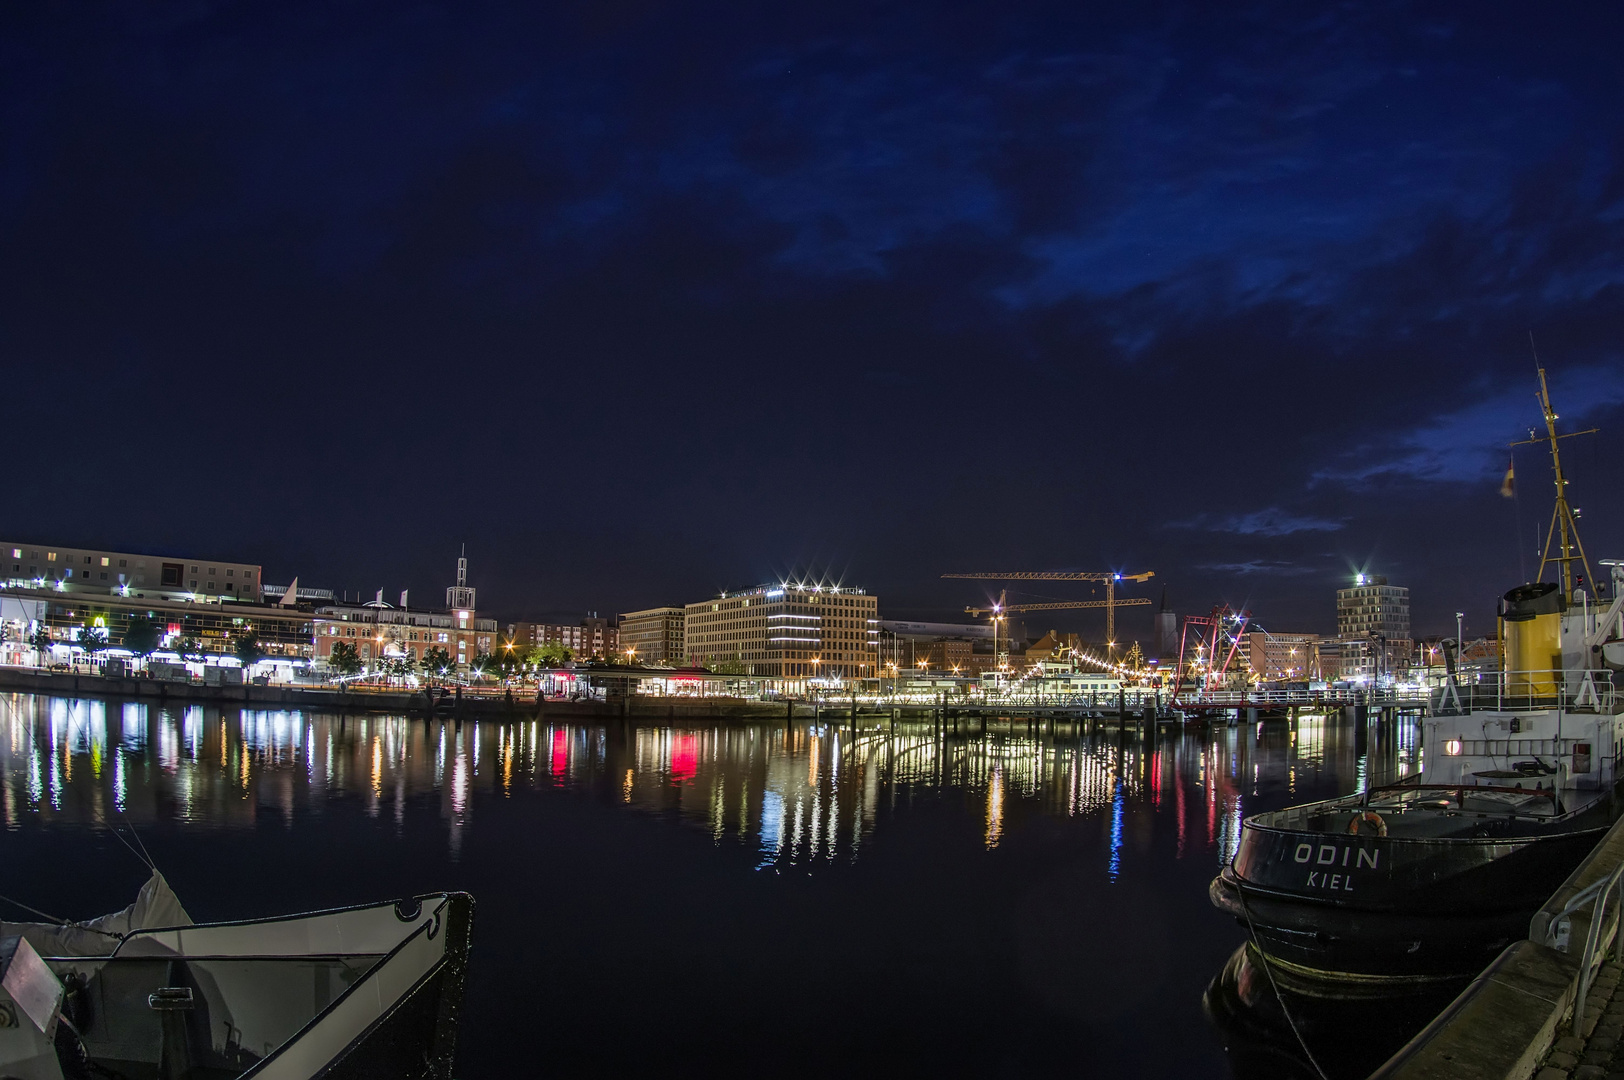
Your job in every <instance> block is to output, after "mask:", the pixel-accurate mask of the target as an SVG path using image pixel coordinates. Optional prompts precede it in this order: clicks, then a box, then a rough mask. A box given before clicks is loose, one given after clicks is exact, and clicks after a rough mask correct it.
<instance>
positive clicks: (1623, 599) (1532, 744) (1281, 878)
mask: <svg viewBox="0 0 1624 1080" xmlns="http://www.w3.org/2000/svg"><path fill="white" fill-rule="evenodd" d="M1540 396H1541V401H1542V404H1543V405H1544V409H1545V418H1546V426H1547V433H1548V434H1547V439H1546V440H1541V441H1548V442H1549V445H1550V452H1551V455H1552V462H1553V465H1554V467H1555V471H1556V487H1557V502H1556V509H1555V514H1554V515H1553V519H1552V525H1551V530H1550V535H1549V536H1548V538H1547V543H1546V549H1545V557H1544V558H1543V559H1542V560H1541V564H1540V575H1539V576H1541V577H1543V576H1544V571H1545V570H1546V568H1547V567H1554V568H1555V569H1556V570H1557V575H1556V576H1558V577H1559V579H1560V580H1559V581H1558V582H1536V583H1531V584H1527V585H1521V586H1518V587H1517V588H1514V589H1512V590H1510V591H1509V592H1507V593H1506V594H1505V595H1504V597H1503V598H1502V599H1501V602H1500V608H1499V617H1500V631H1501V633H1500V641H1501V644H1502V664H1501V670H1500V671H1498V672H1497V673H1495V674H1494V676H1493V677H1492V678H1489V679H1487V680H1485V681H1481V682H1478V683H1476V684H1472V685H1469V686H1464V687H1463V686H1462V685H1460V684H1459V682H1458V681H1457V679H1456V670H1455V665H1454V663H1453V662H1452V661H1451V663H1450V665H1449V672H1450V677H1449V680H1448V682H1447V684H1446V685H1445V687H1444V688H1443V689H1442V691H1441V692H1440V693H1439V695H1438V696H1437V698H1436V699H1435V700H1434V702H1433V706H1432V708H1431V709H1430V710H1429V715H1427V716H1426V717H1425V718H1424V719H1423V720H1422V728H1423V733H1422V762H1423V766H1424V767H1423V769H1422V771H1421V773H1420V774H1418V775H1417V776H1416V777H1413V778H1409V779H1407V780H1406V781H1404V782H1402V783H1397V784H1389V785H1385V786H1379V787H1375V788H1371V789H1368V790H1366V791H1364V792H1361V793H1359V794H1356V795H1352V796H1348V797H1345V798H1340V799H1331V800H1325V801H1322V802H1316V803H1309V804H1305V805H1301V806H1295V807H1290V808H1288V809H1285V810H1279V811H1274V812H1271V813H1263V814H1257V815H1254V816H1253V817H1250V818H1248V819H1247V820H1246V821H1245V822H1244V824H1243V826H1242V830H1241V837H1240V843H1239V845H1238V846H1237V849H1236V854H1235V857H1234V860H1233V862H1232V863H1231V864H1230V865H1229V866H1227V867H1225V868H1224V870H1223V871H1222V872H1221V873H1220V874H1219V875H1218V877H1217V878H1216V879H1214V881H1213V883H1212V886H1211V890H1210V891H1211V896H1212V900H1213V903H1214V904H1215V905H1216V906H1217V907H1218V908H1220V909H1221V910H1223V911H1226V912H1228V913H1230V914H1232V915H1234V916H1235V917H1236V919H1237V920H1239V921H1240V922H1241V923H1242V924H1243V925H1244V926H1246V927H1247V928H1248V929H1249V931H1250V933H1251V934H1252V938H1253V944H1254V946H1255V947H1256V948H1257V949H1259V950H1260V951H1261V952H1262V953H1263V954H1264V955H1265V956H1266V957H1267V958H1268V959H1269V960H1270V961H1272V962H1273V963H1274V964H1276V965H1277V966H1279V967H1281V968H1283V969H1286V970H1295V971H1297V972H1299V973H1301V974H1303V975H1305V976H1309V977H1313V978H1332V979H1338V980H1353V981H1370V982H1391V981H1394V980H1398V981H1425V980H1429V979H1439V978H1454V977H1459V976H1461V975H1471V974H1474V973H1476V972H1477V971H1479V970H1481V969H1482V968H1483V966H1484V965H1485V964H1487V963H1488V962H1489V961H1490V960H1492V959H1493V958H1494V956H1495V955H1496V954H1497V953H1498V952H1499V951H1500V950H1501V949H1503V948H1504V947H1505V946H1506V945H1507V944H1508V943H1510V942H1511V941H1513V940H1516V939H1518V938H1521V937H1523V936H1525V935H1526V933H1527V929H1528V920H1529V918H1530V917H1531V916H1532V914H1533V913H1534V911H1535V910H1536V909H1538V908H1539V906H1540V905H1541V904H1542V903H1544V901H1545V900H1546V898H1547V897H1549V896H1550V894H1551V893H1552V892H1553V891H1554V890H1555V889H1556V888H1557V887H1558V886H1559V885H1560V884H1561V883H1562V881H1563V880H1564V879H1565V878H1566V877H1567V875H1568V874H1569V873H1571V872H1572V870H1573V869H1574V867H1576V866H1577V865H1578V864H1579V862H1580V861H1581V860H1583V858H1584V857H1585V856H1586V855H1587V854H1588V853H1589V852H1590V851H1591V849H1592V848H1593V847H1594V846H1595V844H1596V842H1597V840H1599V839H1600V837H1601V835H1602V834H1603V833H1604V832H1605V831H1606V830H1607V828H1608V827H1609V826H1610V825H1611V823H1612V822H1613V820H1614V819H1615V818H1616V816H1617V808H1618V802H1617V798H1616V795H1617V787H1618V783H1619V779H1620V776H1619V765H1620V758H1621V750H1624V744H1621V735H1624V714H1621V698H1620V696H1619V695H1618V694H1617V692H1616V691H1615V688H1614V685H1613V672H1614V671H1615V670H1619V669H1620V668H1621V667H1624V663H1621V662H1620V661H1624V565H1621V564H1620V563H1617V562H1613V563H1605V564H1603V565H1606V566H1609V567H1610V569H1611V578H1612V580H1611V582H1610V583H1606V584H1602V583H1596V582H1595V579H1593V578H1592V577H1591V575H1590V572H1589V567H1588V565H1587V563H1586V559H1585V555H1584V552H1583V548H1582V547H1581V546H1580V544H1579V539H1578V531H1577V523H1576V520H1575V515H1574V514H1573V512H1572V511H1571V510H1570V509H1569V507H1568V504H1567V498H1566V480H1565V479H1564V478H1563V475H1562V467H1561V459H1560V457H1559V455H1558V452H1557V440H1558V438H1560V436H1559V435H1558V434H1557V431H1556V415H1555V413H1554V412H1553V411H1552V409H1551V405H1550V397H1549V394H1548V392H1547V391H1546V387H1545V376H1544V372H1543V371H1541V372H1540Z"/></svg>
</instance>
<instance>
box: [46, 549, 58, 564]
mask: <svg viewBox="0 0 1624 1080" xmlns="http://www.w3.org/2000/svg"><path fill="white" fill-rule="evenodd" d="M45 561H46V562H56V552H54V551H47V552H46V553H45Z"/></svg>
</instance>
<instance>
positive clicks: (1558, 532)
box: [1511, 330, 1601, 604]
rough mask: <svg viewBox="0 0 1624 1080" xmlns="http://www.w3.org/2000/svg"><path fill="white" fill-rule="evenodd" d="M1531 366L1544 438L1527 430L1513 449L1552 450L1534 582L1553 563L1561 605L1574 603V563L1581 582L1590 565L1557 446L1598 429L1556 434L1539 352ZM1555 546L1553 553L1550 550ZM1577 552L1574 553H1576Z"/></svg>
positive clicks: (1530, 340) (1530, 339) (1530, 335)
mask: <svg viewBox="0 0 1624 1080" xmlns="http://www.w3.org/2000/svg"><path fill="white" fill-rule="evenodd" d="M1528 347H1529V349H1530V350H1533V348H1534V332H1533V331H1532V330H1530V331H1529V332H1528ZM1534 365H1535V367H1536V368H1538V370H1539V404H1540V408H1541V410H1543V412H1544V415H1545V437H1544V438H1540V437H1538V436H1537V435H1535V434H1534V432H1532V431H1530V432H1529V433H1528V436H1529V437H1528V438H1526V439H1524V440H1522V441H1520V442H1514V443H1512V444H1511V445H1512V446H1529V445H1531V444H1534V443H1547V444H1548V445H1549V446H1550V448H1551V472H1552V473H1553V474H1554V477H1555V480H1556V506H1555V507H1553V508H1552V510H1551V527H1550V529H1549V530H1548V531H1547V532H1546V534H1545V548H1544V550H1543V551H1542V552H1541V554H1540V557H1539V571H1538V572H1537V573H1536V574H1535V575H1534V576H1535V579H1536V580H1537V579H1541V578H1543V577H1544V576H1545V567H1546V565H1547V564H1549V563H1556V564H1557V565H1558V566H1559V567H1560V569H1561V575H1562V600H1563V602H1564V603H1567V604H1572V603H1573V588H1574V585H1573V564H1574V563H1578V564H1579V567H1580V569H1581V570H1582V571H1583V572H1584V573H1583V575H1582V577H1581V580H1583V581H1589V580H1590V562H1589V560H1588V559H1586V558H1585V547H1584V543H1583V541H1581V540H1580V539H1579V518H1578V515H1577V514H1575V513H1574V512H1573V507H1571V506H1569V505H1568V481H1567V477H1566V476H1564V475H1563V474H1562V455H1561V452H1560V449H1559V447H1558V445H1557V444H1558V443H1559V442H1560V441H1561V440H1562V439H1571V438H1573V437H1574V436H1575V435H1593V434H1595V433H1596V432H1597V431H1599V430H1601V429H1600V428H1588V429H1586V430H1585V431H1569V432H1566V433H1563V434H1557V430H1556V422H1557V420H1559V419H1561V417H1559V416H1558V415H1557V414H1556V410H1555V409H1554V408H1552V407H1551V391H1550V387H1549V385H1548V384H1547V383H1546V381H1545V368H1544V367H1543V366H1542V365H1541V364H1540V362H1539V353H1538V352H1534ZM1553 546H1555V547H1556V554H1554V555H1553V554H1552V553H1551V548H1552V547H1553ZM1575 552H1577V554H1575Z"/></svg>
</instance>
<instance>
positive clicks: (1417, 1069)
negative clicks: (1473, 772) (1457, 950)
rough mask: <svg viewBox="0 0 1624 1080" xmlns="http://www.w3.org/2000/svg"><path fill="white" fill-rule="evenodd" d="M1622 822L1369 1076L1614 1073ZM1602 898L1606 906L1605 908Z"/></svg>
mask: <svg viewBox="0 0 1624 1080" xmlns="http://www.w3.org/2000/svg"><path fill="white" fill-rule="evenodd" d="M1621 877H1624V820H1621V821H1619V822H1617V823H1616V824H1614V826H1613V827H1612V829H1611V830H1610V831H1609V832H1608V833H1607V835H1606V837H1605V838H1604V839H1603V840H1602V841H1601V843H1599V844H1597V845H1596V849H1595V850H1594V851H1593V852H1591V854H1590V855H1589V857H1588V858H1586V859H1585V861H1584V862H1583V863H1581V864H1580V865H1579V867H1578V869H1576V870H1575V871H1574V872H1573V873H1572V874H1571V875H1570V876H1569V877H1568V880H1567V881H1565V882H1563V883H1562V886H1561V888H1559V889H1557V890H1556V892H1554V893H1552V894H1551V898H1550V899H1549V900H1548V901H1547V902H1546V903H1545V906H1544V907H1542V908H1541V909H1540V910H1539V911H1538V912H1537V913H1536V914H1535V915H1534V918H1533V919H1532V920H1531V922H1530V924H1529V930H1528V937H1527V939H1525V940H1523V941H1518V942H1514V943H1512V944H1511V945H1509V946H1507V947H1506V949H1505V951H1504V952H1502V953H1501V954H1500V955H1499V956H1498V957H1497V958H1496V959H1495V960H1494V962H1493V963H1492V964H1490V965H1489V966H1488V967H1487V968H1485V969H1484V971H1483V973H1482V974H1481V975H1479V976H1478V977H1477V978H1476V979H1474V980H1473V981H1472V983H1471V985H1469V986H1468V987H1467V988H1466V989H1465V990H1463V991H1462V992H1461V994H1460V996H1459V997H1457V998H1456V999H1455V1000H1454V1001H1453V1002H1452V1003H1450V1005H1449V1006H1448V1007H1447V1008H1446V1009H1444V1011H1443V1012H1442V1013H1440V1014H1439V1015H1438V1017H1437V1018H1436V1019H1435V1020H1433V1022H1432V1023H1431V1024H1429V1025H1428V1026H1427V1027H1426V1028H1425V1029H1424V1030H1422V1031H1421V1033H1420V1034H1418V1035H1417V1036H1416V1037H1415V1038H1414V1039H1412V1040H1410V1042H1409V1043H1408V1044H1407V1045H1406V1046H1405V1047H1404V1048H1403V1049H1402V1050H1400V1051H1399V1052H1398V1053H1397V1054H1395V1055H1394V1056H1393V1058H1392V1059H1391V1060H1390V1061H1388V1062H1387V1064H1386V1065H1384V1066H1382V1068H1380V1069H1378V1070H1377V1071H1376V1072H1375V1073H1374V1074H1372V1076H1371V1080H1444V1078H1446V1077H1447V1078H1451V1080H1527V1078H1528V1077H1536V1078H1537V1080H1567V1078H1568V1077H1570V1076H1571V1077H1573V1078H1574V1080H1589V1078H1591V1077H1597V1078H1600V1077H1604V1076H1613V1075H1617V1073H1618V1072H1621V1071H1624V1055H1619V1056H1617V1057H1615V1055H1617V1054H1618V1048H1619V1044H1620V1041H1621V1040H1624V995H1619V996H1618V997H1616V999H1615V991H1616V990H1617V987H1618V983H1619V977H1620V973H1621V970H1624V969H1621V966H1620V964H1619V955H1618V954H1619V952H1620V948H1619V946H1620V944H1621V941H1620V939H1619V906H1620V905H1619V884H1620V878H1621ZM1610 900H1611V903H1610V902H1609V901H1610Z"/></svg>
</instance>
